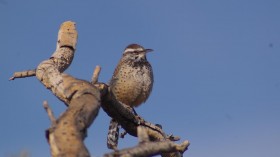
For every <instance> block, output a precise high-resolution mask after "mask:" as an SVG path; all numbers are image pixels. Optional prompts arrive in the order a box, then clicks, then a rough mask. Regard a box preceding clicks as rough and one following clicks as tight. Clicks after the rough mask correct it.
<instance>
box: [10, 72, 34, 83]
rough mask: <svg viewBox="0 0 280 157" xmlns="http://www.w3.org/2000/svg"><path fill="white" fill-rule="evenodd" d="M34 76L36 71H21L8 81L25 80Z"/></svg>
mask: <svg viewBox="0 0 280 157" xmlns="http://www.w3.org/2000/svg"><path fill="white" fill-rule="evenodd" d="M35 75H36V69H33V70H26V71H21V72H15V73H14V74H13V76H12V77H11V78H10V79H9V80H10V81H11V80H14V79H16V78H25V77H32V76H35Z"/></svg>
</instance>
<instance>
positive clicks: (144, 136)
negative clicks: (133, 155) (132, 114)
mask: <svg viewBox="0 0 280 157" xmlns="http://www.w3.org/2000/svg"><path fill="white" fill-rule="evenodd" d="M137 136H138V139H139V143H144V142H149V141H150V140H149V136H148V133H147V130H146V129H145V127H142V126H138V127H137Z"/></svg>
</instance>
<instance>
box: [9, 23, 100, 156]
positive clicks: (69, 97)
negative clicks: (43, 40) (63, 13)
mask: <svg viewBox="0 0 280 157" xmlns="http://www.w3.org/2000/svg"><path fill="white" fill-rule="evenodd" d="M77 36H78V33H77V31H76V24H75V23H74V22H71V21H67V22H64V23H63V24H62V25H61V27H60V30H59V33H58V40H57V47H56V51H55V52H54V53H53V54H52V56H51V57H50V59H48V60H45V61H42V62H41V63H40V64H39V65H38V67H37V68H36V70H34V71H31V72H23V73H16V74H15V75H14V77H12V79H14V78H21V77H26V76H34V73H33V72H35V74H36V77H37V78H38V80H39V81H41V83H42V84H43V85H44V86H45V87H46V88H47V89H50V90H51V91H52V92H53V94H54V95H55V96H57V97H58V98H59V99H60V100H61V101H63V102H64V103H65V104H66V105H67V106H68V108H67V110H66V112H64V113H63V114H62V115H61V116H60V117H59V118H58V119H57V120H55V119H54V116H53V115H52V113H51V111H50V108H49V107H48V106H47V105H46V103H45V105H44V106H45V108H46V110H47V112H48V115H49V117H50V119H51V121H52V126H51V128H50V129H48V130H47V131H46V137H47V139H48V142H49V144H50V149H51V154H52V156H53V157H62V156H67V157H77V156H79V157H89V156H90V155H89V152H88V150H87V148H86V147H85V145H84V143H83V140H84V138H85V137H86V130H87V128H88V127H89V126H90V125H91V124H92V122H93V120H94V119H95V117H96V116H97V114H98V111H99V108H100V92H99V90H98V89H97V88H96V87H95V86H93V85H92V84H90V83H89V82H87V81H84V80H79V79H76V78H74V77H72V76H70V75H67V74H65V73H63V72H64V70H66V69H67V68H68V67H69V66H70V64H71V62H72V60H73V57H74V53H75V49H76V43H77ZM18 76H20V77H18ZM53 124H55V125H53Z"/></svg>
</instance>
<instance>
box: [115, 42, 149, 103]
mask: <svg viewBox="0 0 280 157" xmlns="http://www.w3.org/2000/svg"><path fill="white" fill-rule="evenodd" d="M151 51H153V50H152V49H144V48H143V47H142V46H140V45H138V44H131V45H128V46H127V47H126V49H125V50H124V52H123V56H122V58H121V59H120V61H119V63H118V65H117V67H116V69H115V71H114V74H113V77H112V79H111V82H110V90H111V92H112V94H114V96H115V97H116V99H117V100H118V101H120V102H122V103H124V104H126V105H128V106H130V107H137V106H139V105H140V104H142V103H144V102H145V101H146V100H147V99H148V97H149V95H150V93H151V91H152V88H153V81H154V79H153V70H152V66H151V65H150V63H149V62H148V61H147V58H146V53H147V52H151Z"/></svg>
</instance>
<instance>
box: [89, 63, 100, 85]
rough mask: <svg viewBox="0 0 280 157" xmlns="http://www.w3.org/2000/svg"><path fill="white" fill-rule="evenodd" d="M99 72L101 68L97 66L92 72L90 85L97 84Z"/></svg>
mask: <svg viewBox="0 0 280 157" xmlns="http://www.w3.org/2000/svg"><path fill="white" fill-rule="evenodd" d="M100 71H101V67H100V66H99V65H97V66H96V67H95V69H94V71H93V75H92V78H91V84H95V83H97V82H98V77H99V74H100Z"/></svg>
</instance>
